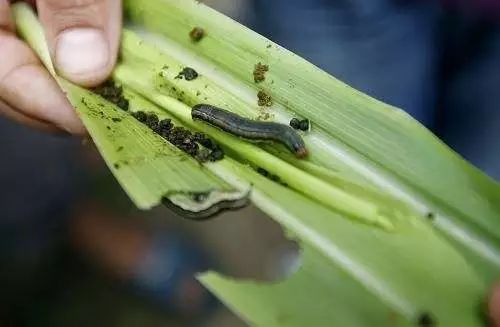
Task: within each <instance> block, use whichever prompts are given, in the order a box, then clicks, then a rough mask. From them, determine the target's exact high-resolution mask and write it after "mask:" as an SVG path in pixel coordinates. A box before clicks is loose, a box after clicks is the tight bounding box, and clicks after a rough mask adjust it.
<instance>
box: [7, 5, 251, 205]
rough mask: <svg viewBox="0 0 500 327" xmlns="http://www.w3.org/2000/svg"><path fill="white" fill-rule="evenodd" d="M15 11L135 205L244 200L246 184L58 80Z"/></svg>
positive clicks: (39, 35)
mask: <svg viewBox="0 0 500 327" xmlns="http://www.w3.org/2000/svg"><path fill="white" fill-rule="evenodd" d="M13 12H14V16H15V19H16V22H17V24H18V30H19V31H20V34H21V36H23V37H24V38H25V39H26V40H27V41H28V42H29V43H30V44H31V45H32V46H33V49H34V50H35V51H36V52H37V53H38V54H39V56H40V57H41V58H42V61H43V62H44V64H45V65H46V67H48V68H49V70H50V71H51V72H52V74H53V76H54V77H55V78H56V79H57V81H58V82H59V85H60V86H61V87H62V88H63V90H64V91H65V92H66V94H67V96H68V99H69V100H70V102H71V104H72V105H73V106H74V107H75V109H76V111H77V113H78V115H79V117H80V118H81V119H82V121H83V123H84V125H85V127H86V128H87V130H88V132H89V134H90V136H91V137H92V139H93V140H94V142H95V144H96V146H97V148H98V149H99V151H100V153H101V155H102V156H103V158H104V160H105V161H106V164H107V165H108V167H109V168H110V170H111V171H112V172H113V174H114V176H115V177H116V179H117V180H118V182H119V183H120V184H121V186H122V187H123V189H124V190H125V191H126V192H127V194H128V195H129V197H130V198H131V199H132V201H134V203H135V204H136V205H137V207H139V208H141V209H151V208H153V207H154V206H157V205H159V204H160V203H161V202H162V200H163V199H164V198H167V199H169V200H170V201H172V202H173V203H175V204H176V205H178V206H180V207H182V208H183V209H186V210H192V211H194V212H199V211H203V210H205V209H207V208H209V207H210V206H211V205H213V204H215V203H218V202H221V201H236V200H239V199H243V198H244V197H246V196H247V193H248V189H249V185H247V186H246V187H245V188H243V189H239V190H238V189H235V188H233V187H232V186H230V185H229V184H227V183H226V182H224V181H223V180H221V179H219V178H218V177H216V176H215V175H213V174H212V173H210V171H208V170H207V169H205V168H203V167H202V166H200V164H199V163H198V162H197V161H196V160H194V159H193V158H191V157H190V156H189V155H187V154H185V153H184V152H182V151H180V150H179V149H177V148H176V147H175V146H173V145H172V144H170V143H168V142H165V141H164V140H163V139H162V138H161V137H160V136H159V135H157V134H155V133H153V132H152V131H151V130H149V129H148V128H147V127H146V126H145V125H143V124H141V123H139V122H138V121H136V120H135V119H134V118H133V117H132V116H131V115H129V114H128V113H126V112H125V111H123V110H121V109H120V108H118V107H117V106H115V105H114V104H112V103H109V102H107V101H106V100H104V99H103V98H101V97H100V96H97V95H95V94H94V93H92V92H90V91H88V90H85V89H83V88H80V87H78V86H76V85H74V84H71V83H69V82H67V81H66V80H64V79H62V78H60V77H58V76H57V75H56V74H55V70H54V68H53V65H52V62H51V59H50V55H49V51H48V48H47V44H46V42H45V37H44V35H43V30H42V28H41V26H40V24H39V22H38V20H37V18H36V16H35V15H34V13H33V11H32V9H31V8H30V7H29V6H28V5H26V4H24V3H18V4H16V5H14V7H13ZM130 102H131V103H130V107H131V110H135V109H137V107H138V106H140V109H142V110H145V111H155V107H154V105H152V104H151V103H148V102H146V101H141V100H140V99H139V98H131V99H130ZM164 115H165V114H164ZM165 118H166V116H165ZM199 193H203V194H207V195H208V196H207V197H206V199H205V200H204V201H203V203H197V202H196V201H193V200H192V195H193V194H199Z"/></svg>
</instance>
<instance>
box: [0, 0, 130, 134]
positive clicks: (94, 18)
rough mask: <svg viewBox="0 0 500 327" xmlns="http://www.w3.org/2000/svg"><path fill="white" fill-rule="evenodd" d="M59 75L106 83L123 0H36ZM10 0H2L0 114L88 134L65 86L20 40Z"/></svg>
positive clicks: (88, 82)
mask: <svg viewBox="0 0 500 327" xmlns="http://www.w3.org/2000/svg"><path fill="white" fill-rule="evenodd" d="M27 2H30V3H31V4H33V5H36V8H37V10H38V15H39V18H40V21H41V22H42V25H43V27H44V30H45V35H46V38H47V42H48V44H49V48H50V53H51V56H52V60H53V62H54V65H55V67H56V70H57V72H58V74H60V75H61V76H63V77H65V78H67V79H68V80H70V81H72V82H74V83H77V84H79V85H82V86H86V87H90V86H95V85H98V84H100V83H101V82H103V81H104V80H105V79H106V78H107V77H108V76H109V74H110V73H111V71H112V69H113V66H114V65H115V62H116V57H117V52H118V46H119V38H120V30H121V17H122V11H121V0H36V1H35V0H31V1H27ZM9 5H10V4H9V1H8V0H0V114H3V115H5V116H7V117H9V118H11V119H13V120H16V121H18V122H21V123H23V124H26V125H29V126H32V127H37V128H40V129H44V130H50V131H57V130H64V131H67V132H69V133H71V134H83V133H85V129H84V127H83V125H82V123H81V121H80V119H79V118H78V117H77V115H76V113H75V111H74V109H73V108H72V107H71V105H70V104H69V102H68V100H67V99H66V97H65V96H64V94H63V92H62V90H61V89H60V88H59V87H58V85H57V83H56V82H55V80H54V79H53V78H52V77H51V75H50V74H49V73H48V71H46V70H45V68H44V67H43V66H42V64H41V62H40V60H39V59H38V58H37V56H36V55H35V53H34V52H33V51H32V50H31V49H30V48H29V46H28V45H27V44H25V43H23V42H22V41H21V40H19V39H17V38H16V36H15V34H14V24H13V21H12V17H11V12H10V9H9Z"/></svg>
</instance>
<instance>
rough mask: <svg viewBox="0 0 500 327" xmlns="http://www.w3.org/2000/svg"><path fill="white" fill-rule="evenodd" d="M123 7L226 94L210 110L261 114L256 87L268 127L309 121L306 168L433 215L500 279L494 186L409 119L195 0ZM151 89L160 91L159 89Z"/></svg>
mask: <svg viewBox="0 0 500 327" xmlns="http://www.w3.org/2000/svg"><path fill="white" fill-rule="evenodd" d="M125 4H126V11H127V15H128V17H130V19H131V20H132V21H133V22H134V23H136V24H137V25H138V26H139V27H138V28H137V29H138V30H143V27H146V28H148V29H149V30H152V31H154V32H159V33H161V34H162V35H163V36H164V37H163V38H161V39H159V38H157V37H155V36H151V35H150V34H148V33H147V32H143V33H141V35H142V36H143V37H144V39H147V40H148V41H150V42H152V43H154V44H155V45H156V46H157V47H158V48H159V49H161V50H162V51H164V52H166V53H168V56H172V57H175V58H176V59H177V60H178V61H181V62H182V61H184V62H186V65H191V66H194V68H195V69H198V70H200V71H201V72H202V73H203V74H204V75H205V77H207V78H210V79H212V80H213V81H214V84H218V85H219V86H221V87H222V88H224V89H225V90H226V92H229V93H230V94H231V95H232V98H231V97H230V96H226V95H225V94H224V93H222V94H223V95H221V96H220V97H217V96H214V97H210V96H204V97H203V98H202V99H199V100H198V101H204V100H205V97H206V98H207V101H210V103H213V104H218V105H221V106H223V107H229V109H231V110H233V111H235V112H238V113H241V114H244V115H247V116H250V117H252V116H255V115H260V114H257V112H258V109H257V110H256V109H255V103H256V94H257V91H258V90H264V91H265V92H267V93H268V94H270V95H271V96H272V98H273V99H274V103H275V104H276V105H275V106H273V107H272V110H271V114H272V115H274V116H275V117H274V118H273V119H274V120H277V121H281V122H284V121H286V120H287V119H288V118H289V117H292V116H294V115H297V116H300V117H306V118H309V119H311V121H312V124H313V133H311V134H310V135H308V136H307V137H306V142H307V144H308V146H309V147H310V148H311V153H313V155H312V156H311V159H310V161H311V162H313V163H314V164H315V165H316V166H319V167H323V168H326V169H327V170H330V171H340V172H341V174H342V175H343V176H354V179H356V180H358V181H359V180H368V181H369V182H368V183H370V184H374V185H375V186H376V187H377V188H379V189H380V190H382V191H384V192H386V193H389V194H391V195H392V196H394V197H395V198H398V199H400V200H402V201H404V202H405V203H407V204H408V205H409V206H411V207H412V208H413V209H414V210H416V211H417V212H419V213H420V214H421V215H422V216H424V215H427V214H428V213H432V214H433V216H434V217H435V226H436V227H437V228H438V229H439V230H440V231H441V232H442V233H443V235H444V236H445V237H446V238H448V239H449V240H450V241H452V242H453V243H454V244H455V246H456V247H457V249H459V250H460V251H461V252H462V253H463V255H465V256H467V257H468V260H470V261H471V263H473V265H474V267H475V268H476V269H477V270H478V271H479V272H480V273H481V275H482V276H483V278H484V279H485V280H486V281H488V282H491V281H493V280H494V279H495V277H496V276H497V275H498V271H499V270H500V218H499V217H500V187H499V184H498V183H496V182H495V181H493V180H491V179H490V178H488V177H487V176H486V175H484V174H483V173H482V172H480V171H478V170H477V169H476V168H474V167H472V166H471V165H470V164H468V163H467V162H465V161H464V160H463V159H462V158H460V157H459V156H458V155H457V154H455V153H454V152H453V151H451V150H450V149H449V148H448V147H446V146H445V145H444V144H443V143H442V142H441V141H439V139H437V138H436V137H435V136H434V135H432V134H431V133H430V132H429V131H427V130H426V129H425V128H424V127H422V126H421V125H420V124H419V123H417V122H416V121H415V120H413V119H412V118H411V117H409V116H408V115H406V114H405V113H404V112H402V111H401V110H399V109H397V108H394V107H391V106H388V105H385V104H383V103H381V102H379V101H377V100H375V99H373V98H370V97H368V96H366V95H364V94H362V93H360V92H358V91H356V90H354V89H352V88H350V87H349V86H347V85H345V84H343V83H342V82H340V81H338V80H336V79H335V78H333V77H331V76H329V75H328V74H326V73H325V72H323V71H321V70H320V69H318V68H316V67H314V66H313V65H311V64H310V63H308V62H307V61H305V60H303V59H301V58H299V57H297V56H296V55H294V54H293V53H291V52H289V51H287V50H286V49H284V48H282V47H280V46H278V45H276V44H274V43H273V42H271V41H269V40H267V39H266V38H264V37H261V36H259V35H257V34H256V33H254V32H252V31H251V30H249V29H247V28H245V27H243V26H241V25H239V24H238V23H236V22H234V21H233V20H231V19H229V18H227V17H225V16H224V15H222V14H220V13H218V12H216V11H214V10H212V9H210V8H208V7H207V6H205V5H203V4H202V3H199V2H197V1H191V0H188V1H175V0H153V1H147V2H144V3H143V2H137V1H125ZM196 26H199V27H202V28H204V29H205V31H206V36H205V37H204V38H203V39H202V40H201V41H199V42H192V40H191V39H190V37H189V33H190V31H191V30H192V29H193V28H194V27H196ZM125 53H127V51H126V50H125ZM136 55H137V56H141V54H140V53H137V52H136ZM145 56H147V57H149V54H147V55H145ZM149 58H155V57H149ZM157 59H158V57H156V59H152V61H155V60H157ZM259 62H261V63H263V64H267V65H269V72H267V74H266V79H265V81H264V82H262V83H258V84H256V83H255V82H254V76H253V70H254V66H255V64H257V63H259ZM166 76H167V77H168V75H166ZM209 89H210V87H209ZM215 90H216V89H215ZM157 91H158V92H165V90H162V88H161V87H158V88H157ZM217 91H218V90H217ZM209 95H210V93H209ZM214 98H215V99H214ZM186 101H188V102H193V101H194V102H196V99H195V98H193V97H191V98H190V99H188V100H186ZM252 105H253V106H252ZM302 168H303V169H306V167H302Z"/></svg>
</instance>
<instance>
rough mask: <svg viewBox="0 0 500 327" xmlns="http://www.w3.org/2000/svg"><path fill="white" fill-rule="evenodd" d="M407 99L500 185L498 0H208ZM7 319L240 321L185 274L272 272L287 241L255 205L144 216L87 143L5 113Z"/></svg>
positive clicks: (1, 165)
mask: <svg viewBox="0 0 500 327" xmlns="http://www.w3.org/2000/svg"><path fill="white" fill-rule="evenodd" d="M205 2H206V3H208V4H209V5H211V6H213V7H215V8H217V9H218V10H220V11H222V12H225V13H226V14H228V15H230V16H232V17H233V18H235V19H237V20H238V21H240V22H242V23H244V24H245V25H247V26H250V27H252V28H253V29H255V30H256V31H258V32H259V33H261V34H263V35H265V36H267V37H269V38H270V39H272V40H273V41H275V42H277V43H279V44H281V45H283V46H284V47H286V48H288V49H290V50H292V51H294V52H296V53H298V54H300V55H301V56H303V57H305V58H306V59H308V60H310V61H311V62H313V63H314V64H316V65H318V66H319V67H321V68H323V69H325V70H326V71H328V72H330V73H332V74H333V75H334V76H336V77H337V78H339V79H341V80H342V81H344V82H346V83H348V84H350V85H351V86H353V87H355V88H357V89H360V90H362V91H363V92H365V93H368V94H370V95H372V96H374V97H376V98H378V99H380V100H382V101H384V102H387V103H389V104H392V105H395V106H397V107H400V108H402V109H404V110H406V111H407V112H409V113H410V114H411V115H413V116H414V117H415V118H417V119H418V120H419V121H420V122H422V124H424V125H426V126H427V127H428V128H430V129H431V130H432V131H433V132H434V133H436V134H437V135H438V136H440V137H441V138H442V139H443V141H444V142H446V143H447V144H448V145H450V146H451V147H452V148H453V149H455V150H456V151H457V152H459V153H460V154H461V155H462V156H464V157H465V158H466V159H467V160H469V161H471V162H473V163H474V164H475V165H476V166H478V167H479V168H480V169H482V170H484V171H485V172H486V173H487V174H489V175H490V176H492V177H493V178H496V179H497V180H500V147H499V146H498V144H497V140H498V139H499V138H500V97H499V95H498V94H499V85H500V1H498V0H462V1H460V0H273V1H268V0H210V1H208V0H207V1H205ZM0 152H1V153H2V154H3V155H2V158H3V160H2V161H1V162H0V182H1V185H2V188H0V290H2V291H1V292H0V326H89V325H91V326H241V325H243V322H241V321H240V320H238V318H236V317H235V316H234V315H233V314H231V313H230V312H229V311H228V310H226V309H224V307H223V306H221V305H220V304H219V303H218V302H217V301H216V300H215V299H214V298H212V297H211V296H210V295H209V294H208V293H207V292H206V291H205V290H204V289H203V288H202V287H201V286H200V285H199V284H198V283H197V282H196V280H195V279H194V278H193V274H194V273H196V272H198V271H204V270H206V269H216V270H218V271H221V272H223V273H225V274H228V275H231V276H236V277H241V278H252V279H257V280H265V281H271V280H278V279H280V278H282V277H283V276H286V275H287V274H290V273H292V272H293V269H294V267H297V263H298V260H299V255H298V249H297V246H296V244H294V243H293V242H290V241H287V240H286V239H285V237H284V235H283V232H282V230H281V229H280V227H279V226H278V225H276V224H274V223H273V222H272V221H271V220H269V219H267V218H266V217H265V216H264V215H263V214H262V213H260V212H259V211H258V210H257V209H255V208H253V207H249V208H247V209H245V210H242V211H239V212H237V213H228V214H224V215H223V216H221V217H218V218H217V219H215V220H211V221H207V222H202V223H195V222H187V221H184V220H182V219H181V218H180V217H176V216H175V215H174V214H173V213H171V212H169V211H168V210H167V209H165V208H158V209H156V210H153V211H152V212H147V213H144V212H139V211H137V210H136V209H135V208H134V206H133V205H132V204H131V203H130V201H129V200H128V199H127V197H126V196H125V194H124V193H123V191H121V189H120V187H119V186H118V185H117V183H116V181H114V179H113V178H112V176H111V175H110V173H109V172H108V170H107V168H106V167H105V165H104V163H103V161H102V160H101V159H100V157H99V155H98V154H97V152H96V150H95V148H94V147H93V145H92V144H91V142H90V141H89V140H80V139H74V138H61V137H55V136H50V135H46V134H42V133H40V132H37V131H32V130H29V129H27V128H25V127H22V126H19V125H16V124H14V123H12V122H9V121H7V120H5V119H3V118H0Z"/></svg>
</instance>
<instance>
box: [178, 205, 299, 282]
mask: <svg viewBox="0 0 500 327" xmlns="http://www.w3.org/2000/svg"><path fill="white" fill-rule="evenodd" d="M177 218H178V217H173V218H172V221H176V223H177V224H179V226H181V227H182V229H183V230H185V231H186V232H187V233H188V234H189V235H191V236H192V237H194V238H195V239H197V240H199V241H201V242H202V243H203V244H204V246H205V247H206V248H207V249H209V252H211V253H212V254H213V255H214V256H215V257H216V258H218V261H219V265H218V267H217V268H214V269H215V270H216V271H217V272H219V273H221V274H223V275H225V276H228V277H230V278H234V279H239V280H245V281H256V282H263V283H276V282H280V281H284V280H286V279H287V278H289V277H291V276H292V275H294V274H295V273H296V272H297V271H298V270H299V268H300V266H301V264H302V257H301V255H302V253H301V250H300V246H299V245H298V243H297V242H295V241H293V240H291V239H290V238H289V237H288V236H287V233H286V232H285V231H284V230H283V228H282V226H281V225H279V224H278V223H277V222H275V221H274V220H272V219H270V218H269V217H267V216H266V215H265V214H264V213H263V212H261V211H260V210H259V209H258V208H256V207H255V206H253V205H249V206H247V207H245V208H243V209H241V210H238V211H227V212H224V213H222V214H221V215H220V216H219V217H218V218H217V219H212V220H204V221H200V222H193V221H190V220H184V219H177Z"/></svg>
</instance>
